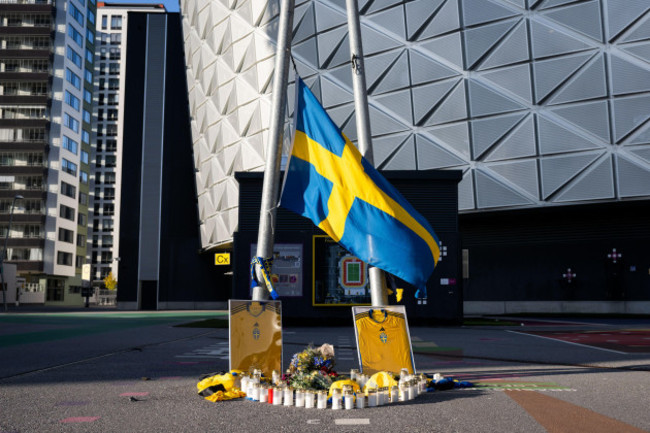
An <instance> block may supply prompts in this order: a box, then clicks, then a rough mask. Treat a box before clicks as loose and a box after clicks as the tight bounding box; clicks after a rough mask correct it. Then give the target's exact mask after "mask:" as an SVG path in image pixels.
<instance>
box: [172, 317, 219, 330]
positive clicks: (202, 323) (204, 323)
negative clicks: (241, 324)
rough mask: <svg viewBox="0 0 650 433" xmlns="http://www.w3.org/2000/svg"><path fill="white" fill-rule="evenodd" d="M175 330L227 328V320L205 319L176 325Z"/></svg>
mask: <svg viewBox="0 0 650 433" xmlns="http://www.w3.org/2000/svg"><path fill="white" fill-rule="evenodd" d="M176 327H177V328H227V327H228V319H227V318H226V319H206V320H199V321H198V322H190V323H183V324H181V325H176Z"/></svg>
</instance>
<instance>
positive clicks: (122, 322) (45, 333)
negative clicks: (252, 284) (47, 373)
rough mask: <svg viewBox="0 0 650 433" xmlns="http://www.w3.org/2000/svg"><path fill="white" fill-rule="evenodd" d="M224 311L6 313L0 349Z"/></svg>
mask: <svg viewBox="0 0 650 433" xmlns="http://www.w3.org/2000/svg"><path fill="white" fill-rule="evenodd" d="M227 315H228V313H227V312H226V311H148V312H142V311H138V312H69V313H56V312H53V313H49V312H48V313H16V314H14V313H10V314H2V315H0V328H1V329H0V334H3V335H0V347H9V346H16V345H20V344H30V343H39V342H43V341H53V340H63V339H66V338H73V337H80V336H86V335H93V334H100V333H103V332H109V331H115V330H120V329H128V328H139V327H145V326H152V325H164V324H169V325H174V324H181V323H187V322H191V321H196V320H206V319H213V318H215V316H219V317H221V316H225V317H227Z"/></svg>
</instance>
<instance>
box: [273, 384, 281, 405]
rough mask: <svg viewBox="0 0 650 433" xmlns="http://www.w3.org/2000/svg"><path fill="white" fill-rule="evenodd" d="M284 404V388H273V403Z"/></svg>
mask: <svg viewBox="0 0 650 433" xmlns="http://www.w3.org/2000/svg"><path fill="white" fill-rule="evenodd" d="M281 404H282V388H273V405H274V406H279V405H281Z"/></svg>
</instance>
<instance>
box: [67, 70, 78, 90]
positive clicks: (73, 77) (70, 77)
mask: <svg viewBox="0 0 650 433" xmlns="http://www.w3.org/2000/svg"><path fill="white" fill-rule="evenodd" d="M65 79H66V80H67V81H68V83H70V84H72V85H73V86H75V87H76V88H77V89H79V90H81V78H79V75H77V74H75V73H74V72H72V71H71V70H70V69H66V70H65Z"/></svg>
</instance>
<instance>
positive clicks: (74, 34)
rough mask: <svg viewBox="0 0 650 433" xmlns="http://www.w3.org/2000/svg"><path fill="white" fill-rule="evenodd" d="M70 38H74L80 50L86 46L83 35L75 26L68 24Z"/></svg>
mask: <svg viewBox="0 0 650 433" xmlns="http://www.w3.org/2000/svg"><path fill="white" fill-rule="evenodd" d="M68 36H70V37H71V38H72V40H73V41H75V43H76V44H77V45H79V48H83V46H84V37H83V36H81V33H79V30H77V29H75V28H74V26H72V25H70V24H68Z"/></svg>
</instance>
